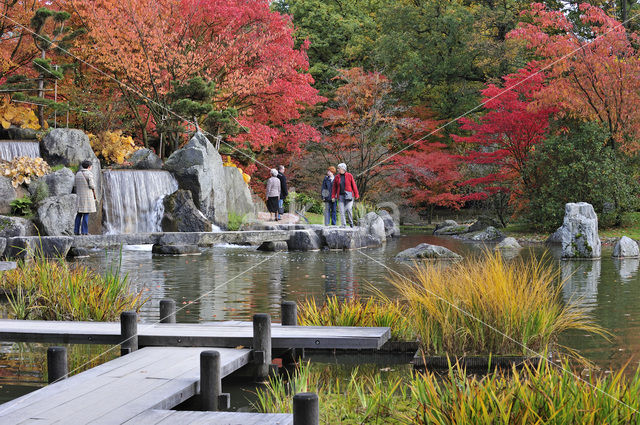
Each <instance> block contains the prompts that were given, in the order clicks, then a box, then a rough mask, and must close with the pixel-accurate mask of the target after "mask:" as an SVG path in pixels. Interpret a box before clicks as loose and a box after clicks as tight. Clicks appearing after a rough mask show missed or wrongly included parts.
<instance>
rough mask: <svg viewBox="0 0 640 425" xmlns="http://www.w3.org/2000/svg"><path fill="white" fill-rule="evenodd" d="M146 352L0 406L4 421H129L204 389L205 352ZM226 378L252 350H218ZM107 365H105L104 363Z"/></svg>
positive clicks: (200, 349)
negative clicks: (202, 366)
mask: <svg viewBox="0 0 640 425" xmlns="http://www.w3.org/2000/svg"><path fill="white" fill-rule="evenodd" d="M206 349H208V348H155V347H150V348H144V349H141V350H138V351H135V352H133V353H131V354H128V355H127V356H124V357H122V358H119V359H116V360H114V361H113V362H108V363H106V364H109V363H116V364H117V366H118V367H115V368H114V367H108V368H107V367H101V366H98V367H96V368H94V369H91V370H89V371H87V372H83V373H81V374H78V375H75V376H72V377H71V378H68V379H66V380H64V381H61V382H58V383H55V384H52V385H49V386H47V387H45V388H43V389H41V390H37V391H35V392H33V393H30V394H27V395H25V396H23V397H20V398H18V399H16V400H13V401H11V402H8V403H6V404H5V405H2V406H0V423H15V424H18V423H20V424H22V423H29V422H31V421H34V420H36V421H38V422H37V423H39V424H45V423H58V422H59V423H74V424H75V423H78V424H82V423H96V424H100V423H104V424H111V423H124V422H126V421H128V420H130V419H131V418H134V417H136V416H137V415H139V414H141V413H143V412H145V411H147V410H149V409H153V408H156V407H162V408H164V409H168V408H171V407H173V406H175V405H176V404H178V403H180V402H182V401H184V400H185V399H187V398H189V397H191V396H193V395H194V394H196V392H197V391H198V385H199V379H200V373H199V359H200V352H201V351H203V350H206ZM216 350H217V351H219V352H220V354H221V361H222V365H223V375H227V374H229V373H231V372H232V371H233V368H239V367H241V366H242V365H244V364H246V363H247V362H248V361H249V356H250V351H249V350H235V349H225V348H217V349H216ZM102 366H104V365H102Z"/></svg>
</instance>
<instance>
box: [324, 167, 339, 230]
mask: <svg viewBox="0 0 640 425" xmlns="http://www.w3.org/2000/svg"><path fill="white" fill-rule="evenodd" d="M335 174H336V167H334V166H333V165H332V166H331V167H329V168H327V175H326V176H324V180H322V189H321V191H320V195H321V196H322V200H323V201H324V225H325V226H328V225H329V224H331V225H333V226H335V225H336V221H337V217H336V203H335V202H334V201H333V200H332V199H331V191H332V189H333V179H334V178H335V177H334V176H335Z"/></svg>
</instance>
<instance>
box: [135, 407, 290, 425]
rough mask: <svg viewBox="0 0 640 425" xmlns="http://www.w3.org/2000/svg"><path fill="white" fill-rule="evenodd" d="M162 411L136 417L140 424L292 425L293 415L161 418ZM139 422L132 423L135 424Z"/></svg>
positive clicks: (191, 414)
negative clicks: (153, 420) (148, 420)
mask: <svg viewBox="0 0 640 425" xmlns="http://www.w3.org/2000/svg"><path fill="white" fill-rule="evenodd" d="M160 412H166V411H162V410H149V411H147V412H144V413H143V414H141V415H139V416H137V417H136V419H139V420H140V423H149V424H152V423H153V424H158V425H174V424H175V425H178V424H179V425H204V424H216V425H254V424H261V425H262V424H264V425H291V424H293V415H291V414H289V413H247V412H192V411H174V412H173V413H172V414H170V415H167V416H164V417H161V413H160ZM147 416H148V417H151V418H154V419H155V418H161V419H160V421H159V422H143V421H144V420H145V418H146V417H147ZM134 423H136V424H137V423H138V422H133V421H132V422H130V424H134Z"/></svg>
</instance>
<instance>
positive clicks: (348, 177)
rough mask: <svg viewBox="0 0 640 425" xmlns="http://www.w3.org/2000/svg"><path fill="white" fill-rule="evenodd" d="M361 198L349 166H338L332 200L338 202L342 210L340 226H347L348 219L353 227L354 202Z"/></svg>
mask: <svg viewBox="0 0 640 425" xmlns="http://www.w3.org/2000/svg"><path fill="white" fill-rule="evenodd" d="M358 198H360V194H359V193H358V187H357V186H356V181H355V179H354V178H353V175H352V174H351V173H347V164H345V163H340V164H338V174H337V175H336V178H335V179H333V189H332V191H331V200H332V201H336V200H337V201H338V208H339V209H340V224H341V225H342V227H345V226H346V225H347V221H346V220H345V215H346V218H347V219H348V220H349V225H350V226H351V227H353V211H352V210H353V202H354V201H355V200H357V199H358Z"/></svg>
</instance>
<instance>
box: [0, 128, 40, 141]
mask: <svg viewBox="0 0 640 425" xmlns="http://www.w3.org/2000/svg"><path fill="white" fill-rule="evenodd" d="M37 133H38V132H37V131H36V130H34V129H32V128H22V127H16V126H15V125H12V126H10V127H9V128H7V129H5V128H0V138H2V139H9V140H33V139H35V138H36V135H37Z"/></svg>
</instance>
